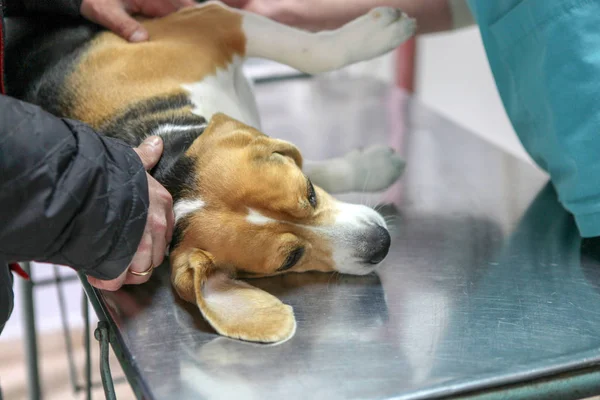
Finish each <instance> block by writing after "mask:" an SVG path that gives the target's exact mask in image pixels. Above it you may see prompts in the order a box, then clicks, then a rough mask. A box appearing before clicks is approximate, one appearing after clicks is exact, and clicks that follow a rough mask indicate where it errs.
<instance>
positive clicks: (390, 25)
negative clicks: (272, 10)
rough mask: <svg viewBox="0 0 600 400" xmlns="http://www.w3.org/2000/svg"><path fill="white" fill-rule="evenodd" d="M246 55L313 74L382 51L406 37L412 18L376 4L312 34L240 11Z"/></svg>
mask: <svg viewBox="0 0 600 400" xmlns="http://www.w3.org/2000/svg"><path fill="white" fill-rule="evenodd" d="M242 15H243V20H242V30H243V32H244V35H245V36H246V54H245V55H246V57H258V58H264V59H268V60H273V61H277V62H280V63H282V64H286V65H289V66H290V67H293V68H296V69H298V70H300V71H302V72H306V73H309V74H315V73H320V72H327V71H332V70H336V69H339V68H341V67H344V66H346V65H350V64H353V63H356V62H359V61H365V60H369V59H372V58H374V57H377V56H380V55H382V54H385V53H387V52H389V51H391V50H393V49H395V48H396V47H397V46H399V45H400V44H402V43H403V42H405V41H406V40H408V39H409V38H410V37H411V36H412V35H413V34H414V32H415V21H414V20H413V19H411V18H409V17H408V16H406V14H404V13H402V12H401V11H400V10H398V9H394V8H388V7H377V8H374V9H373V10H371V11H370V12H369V13H368V14H365V15H363V16H361V17H359V18H357V19H355V20H354V21H351V22H349V23H347V24H346V25H344V26H342V27H341V28H339V29H336V30H332V31H323V32H318V33H312V32H307V31H302V30H300V29H295V28H291V27H289V26H286V25H283V24H280V23H278V22H275V21H273V20H270V19H268V18H265V17H262V16H259V15H256V14H252V13H248V12H243V13H242Z"/></svg>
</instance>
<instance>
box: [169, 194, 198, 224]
mask: <svg viewBox="0 0 600 400" xmlns="http://www.w3.org/2000/svg"><path fill="white" fill-rule="evenodd" d="M204 205H205V203H204V201H202V200H201V199H194V200H189V199H185V200H179V201H178V202H176V203H175V205H174V206H173V212H174V213H175V223H177V221H179V220H180V219H181V218H183V217H185V216H186V215H188V214H191V213H193V212H195V211H198V210H201V209H202V207H204Z"/></svg>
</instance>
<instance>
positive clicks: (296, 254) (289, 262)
mask: <svg viewBox="0 0 600 400" xmlns="http://www.w3.org/2000/svg"><path fill="white" fill-rule="evenodd" d="M303 255H304V247H298V248H297V249H295V250H294V251H292V252H291V253H290V254H289V255H288V257H287V258H286V259H285V262H284V263H283V265H282V266H281V267H279V269H277V271H280V272H281V271H286V270H288V269H290V268H292V267H293V266H294V265H296V264H298V261H300V259H301V258H302V256H303Z"/></svg>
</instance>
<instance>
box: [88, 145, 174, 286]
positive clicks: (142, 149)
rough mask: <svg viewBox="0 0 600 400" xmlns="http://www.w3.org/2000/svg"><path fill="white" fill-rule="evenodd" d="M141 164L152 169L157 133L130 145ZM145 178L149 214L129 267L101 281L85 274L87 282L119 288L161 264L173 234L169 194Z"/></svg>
mask: <svg viewBox="0 0 600 400" xmlns="http://www.w3.org/2000/svg"><path fill="white" fill-rule="evenodd" d="M133 150H134V151H135V152H136V153H137V154H138V156H139V157H140V159H141V160H142V163H143V164H144V168H145V169H146V171H149V170H150V169H152V168H153V167H154V166H155V165H156V163H158V160H159V159H160V156H161V154H162V152H163V142H162V140H161V139H160V138H159V137H157V136H151V137H149V138H147V139H146V140H144V142H142V144H140V146H139V147H137V148H135V149H133ZM146 176H147V178H148V197H149V200H150V204H149V205H148V216H147V219H146V227H145V228H144V233H143V235H142V240H141V241H140V244H139V246H138V249H137V251H136V253H135V255H134V256H133V260H132V261H131V264H129V267H128V268H127V269H126V270H125V271H123V273H121V275H119V276H118V277H117V278H115V279H112V280H109V281H104V280H101V279H97V278H94V277H91V276H88V282H89V283H90V285H92V286H94V287H96V288H98V289H104V290H111V291H114V290H118V289H119V288H120V287H121V286H123V285H128V284H134V285H139V284H141V283H144V282H146V281H148V279H150V276H151V275H152V268H153V267H158V266H159V265H160V264H162V262H163V259H164V256H165V250H166V248H167V244H168V243H170V242H171V237H172V235H173V225H174V220H175V217H174V214H173V199H172V198H171V195H170V194H169V192H168V191H167V189H165V188H164V187H163V186H162V185H161V184H160V183H158V181H157V180H156V179H154V178H153V177H152V176H151V175H150V174H148V173H147V172H146Z"/></svg>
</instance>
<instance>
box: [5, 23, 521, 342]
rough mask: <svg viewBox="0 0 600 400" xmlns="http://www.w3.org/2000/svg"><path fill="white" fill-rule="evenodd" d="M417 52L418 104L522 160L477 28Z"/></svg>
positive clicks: (47, 297) (45, 298)
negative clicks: (428, 107)
mask: <svg viewBox="0 0 600 400" xmlns="http://www.w3.org/2000/svg"><path fill="white" fill-rule="evenodd" d="M417 52H418V60H417V74H418V75H417V94H416V95H417V96H418V98H419V99H420V100H421V101H422V102H424V103H425V104H426V105H428V106H430V107H431V108H433V109H434V110H436V111H437V112H439V113H441V114H443V115H445V116H446V117H448V118H450V119H452V120H454V121H455V122H458V123H459V124H461V125H463V126H465V127H466V128H467V129H469V130H471V131H473V132H474V133H476V134H478V135H480V136H482V137H484V138H485V139H487V140H489V141H491V142H492V143H494V144H496V145H498V146H500V147H502V148H504V149H505V150H507V151H509V152H511V153H513V154H515V155H517V156H519V157H523V158H525V159H527V156H526V155H525V152H524V151H523V149H522V147H521V145H520V144H519V142H518V140H517V138H516V136H515V134H514V132H513V130H512V128H511V126H510V123H509V121H508V119H507V117H506V115H505V113H504V111H503V108H502V105H501V103H500V99H499V97H498V94H497V92H496V89H495V86H494V83H493V80H492V76H491V74H490V71H489V68H488V65H487V61H486V58H485V53H484V50H483V47H482V44H481V41H480V38H479V33H478V31H477V29H476V28H468V29H464V30H462V31H458V32H453V33H448V34H440V35H432V36H428V37H423V38H420V39H419V41H418V44H417ZM392 60H393V58H392V57H391V56H384V57H382V58H380V59H378V60H374V61H372V62H368V63H362V64H360V65H357V66H354V67H351V68H350V69H349V71H350V72H352V73H356V74H367V75H374V76H376V77H378V78H380V79H384V80H388V81H390V82H391V81H392V80H393V74H394V69H393V62H392ZM34 272H37V276H39V277H41V276H45V277H47V276H49V275H51V268H50V267H47V266H34ZM65 273H71V272H70V271H68V272H67V271H65ZM15 283H16V285H15V289H16V297H17V299H16V303H17V304H16V307H15V310H14V313H13V317H12V318H11V320H10V321H9V323H8V325H7V326H6V328H5V331H4V333H3V335H2V336H0V340H7V339H10V338H14V337H16V336H20V335H21V334H22V323H21V307H20V305H21V304H22V301H21V299H20V298H19V297H20V293H19V285H18V282H15ZM66 292H67V304H68V313H69V319H70V321H71V322H72V324H73V325H80V324H81V317H80V315H81V314H80V304H81V289H80V288H79V285H78V283H74V284H69V285H68V286H67V290H66ZM55 293H56V289H55V288H53V287H48V288H44V289H40V290H38V291H37V295H36V305H37V312H36V315H37V321H38V327H39V329H40V331H42V332H43V331H51V330H56V329H59V328H60V320H59V314H58V302H57V300H56V294H55Z"/></svg>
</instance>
